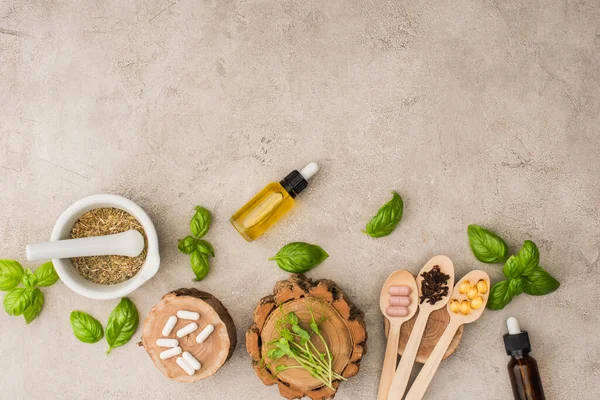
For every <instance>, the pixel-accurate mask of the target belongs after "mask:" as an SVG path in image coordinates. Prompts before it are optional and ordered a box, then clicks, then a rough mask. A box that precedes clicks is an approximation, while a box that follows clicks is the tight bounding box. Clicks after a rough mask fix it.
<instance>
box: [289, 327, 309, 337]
mask: <svg viewBox="0 0 600 400" xmlns="http://www.w3.org/2000/svg"><path fill="white" fill-rule="evenodd" d="M292 330H293V331H294V333H295V334H296V335H298V336H300V337H301V338H303V339H307V340H308V339H310V334H309V333H308V332H307V331H306V330H304V329H302V328H301V327H300V325H292Z"/></svg>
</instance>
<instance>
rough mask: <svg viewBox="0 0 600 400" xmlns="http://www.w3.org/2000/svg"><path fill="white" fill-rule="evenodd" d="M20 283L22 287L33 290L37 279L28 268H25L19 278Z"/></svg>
mask: <svg viewBox="0 0 600 400" xmlns="http://www.w3.org/2000/svg"><path fill="white" fill-rule="evenodd" d="M21 282H22V283H23V286H25V287H26V288H28V289H33V288H34V287H35V285H36V283H37V278H36V276H35V275H34V274H33V272H31V270H30V269H29V268H27V269H26V270H25V271H24V272H23V275H22V276H21Z"/></svg>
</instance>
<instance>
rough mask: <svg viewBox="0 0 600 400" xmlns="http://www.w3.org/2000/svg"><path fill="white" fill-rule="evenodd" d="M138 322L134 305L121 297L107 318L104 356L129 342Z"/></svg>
mask: <svg viewBox="0 0 600 400" xmlns="http://www.w3.org/2000/svg"><path fill="white" fill-rule="evenodd" d="M139 322H140V318H139V315H138V310H137V308H136V307H135V304H133V301H131V300H129V299H128V298H127V297H123V298H122V299H121V301H120V302H119V305H117V307H115V309H114V310H113V311H112V312H111V313H110V316H109V317H108V324H106V341H107V342H108V346H109V347H108V350H107V351H106V354H108V353H110V351H111V350H112V349H114V348H115V347H119V346H123V345H124V344H125V343H127V342H129V339H131V337H132V336H133V334H134V333H135V331H136V329H137V327H138V324H139Z"/></svg>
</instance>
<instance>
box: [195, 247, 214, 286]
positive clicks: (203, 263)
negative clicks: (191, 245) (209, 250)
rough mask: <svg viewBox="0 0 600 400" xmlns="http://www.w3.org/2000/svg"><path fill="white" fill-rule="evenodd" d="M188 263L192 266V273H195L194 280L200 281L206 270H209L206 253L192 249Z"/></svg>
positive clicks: (206, 273) (204, 276)
mask: <svg viewBox="0 0 600 400" xmlns="http://www.w3.org/2000/svg"><path fill="white" fill-rule="evenodd" d="M190 265H191V266H192V271H194V274H195V275H196V279H195V280H196V281H201V280H202V279H204V278H206V275H208V271H209V270H210V268H209V265H208V255H207V254H206V253H202V252H201V251H199V250H194V252H193V253H192V254H191V255H190Z"/></svg>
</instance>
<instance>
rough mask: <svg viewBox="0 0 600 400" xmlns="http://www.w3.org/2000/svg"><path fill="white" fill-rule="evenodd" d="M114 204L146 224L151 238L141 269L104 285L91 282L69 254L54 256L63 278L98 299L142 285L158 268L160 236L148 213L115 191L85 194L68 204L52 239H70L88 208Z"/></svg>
mask: <svg viewBox="0 0 600 400" xmlns="http://www.w3.org/2000/svg"><path fill="white" fill-rule="evenodd" d="M105 207H114V208H118V209H121V210H123V211H126V212H128V213H129V214H131V215H133V216H134V217H135V218H136V219H137V220H138V221H139V222H140V224H141V225H142V228H144V232H145V234H146V238H147V240H148V252H147V255H146V260H145V261H144V264H143V265H142V268H141V269H140V270H139V272H138V273H137V274H136V275H134V276H132V277H131V278H130V279H128V280H127V281H125V282H122V283H118V284H116V285H100V284H98V283H94V282H90V281H88V280H87V279H85V278H84V277H83V276H81V275H80V274H79V272H77V270H76V269H75V268H74V267H73V263H72V262H71V259H69V258H54V259H52V263H53V264H54V268H55V269H56V272H57V273H58V275H59V276H60V279H61V280H62V281H63V282H64V284H65V285H67V286H68V287H69V288H70V289H71V290H73V291H74V292H76V293H78V294H80V295H82V296H85V297H89V298H91V299H98V300H111V299H116V298H119V297H123V296H126V295H128V294H129V293H131V292H133V291H134V290H136V289H137V288H139V287H140V286H142V285H143V284H144V283H145V282H146V281H147V280H149V279H150V278H152V277H153V276H154V275H155V274H156V272H157V271H158V267H159V265H160V256H159V255H158V237H157V235H156V228H154V224H153V223H152V221H151V220H150V217H148V214H146V212H145V211H144V210H143V209H142V208H141V207H140V206H138V205H137V204H135V203H134V202H133V201H131V200H128V199H126V198H124V197H121V196H117V195H113V194H97V195H93V196H88V197H85V198H83V199H81V200H79V201H77V202H75V203H73V204H72V205H71V206H70V207H69V208H67V209H66V210H65V211H64V212H63V213H62V214H61V216H60V217H58V220H57V221H56V224H55V225H54V229H53V230H52V235H51V237H50V240H52V241H55V240H61V239H69V233H70V232H71V228H73V225H74V224H75V222H76V221H77V220H78V219H79V218H80V217H81V216H82V215H83V214H85V213H86V212H88V211H90V210H93V209H95V208H105Z"/></svg>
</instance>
